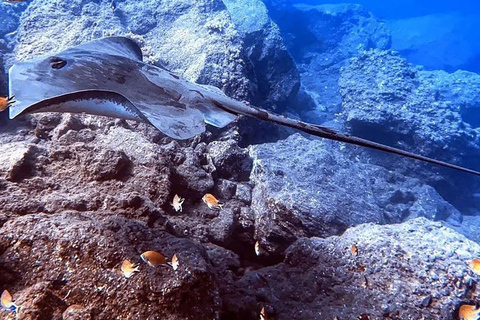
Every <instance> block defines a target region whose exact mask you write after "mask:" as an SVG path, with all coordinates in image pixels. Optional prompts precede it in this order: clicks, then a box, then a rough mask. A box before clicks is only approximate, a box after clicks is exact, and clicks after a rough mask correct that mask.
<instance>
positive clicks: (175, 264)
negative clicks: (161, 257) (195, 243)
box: [168, 254, 180, 271]
mask: <svg viewBox="0 0 480 320" xmlns="http://www.w3.org/2000/svg"><path fill="white" fill-rule="evenodd" d="M179 263H180V261H179V260H178V257H177V254H174V255H173V257H172V262H169V263H168V265H169V266H171V267H172V268H173V270H174V271H177V269H178V265H179Z"/></svg>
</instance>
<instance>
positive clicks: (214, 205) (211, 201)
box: [202, 193, 223, 209]
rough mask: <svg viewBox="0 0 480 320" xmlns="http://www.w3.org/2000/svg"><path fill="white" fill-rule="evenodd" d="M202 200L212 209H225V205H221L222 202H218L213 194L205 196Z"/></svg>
mask: <svg viewBox="0 0 480 320" xmlns="http://www.w3.org/2000/svg"><path fill="white" fill-rule="evenodd" d="M202 200H203V202H205V203H206V204H207V206H208V207H209V208H210V209H220V208H221V207H223V203H220V201H218V200H217V198H215V196H214V195H213V194H211V193H207V194H205V195H204V196H203V198H202Z"/></svg>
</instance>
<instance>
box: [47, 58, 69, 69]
mask: <svg viewBox="0 0 480 320" xmlns="http://www.w3.org/2000/svg"><path fill="white" fill-rule="evenodd" d="M66 65H67V61H65V60H63V59H62V58H59V57H52V58H51V59H50V66H51V67H52V69H62V68H63V67H65V66H66Z"/></svg>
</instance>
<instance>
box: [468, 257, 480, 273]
mask: <svg viewBox="0 0 480 320" xmlns="http://www.w3.org/2000/svg"><path fill="white" fill-rule="evenodd" d="M468 265H469V267H470V269H472V271H473V272H475V273H476V274H480V258H477V259H473V260H472V261H470V262H469V263H468Z"/></svg>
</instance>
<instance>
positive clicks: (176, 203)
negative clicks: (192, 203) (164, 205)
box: [170, 194, 185, 212]
mask: <svg viewBox="0 0 480 320" xmlns="http://www.w3.org/2000/svg"><path fill="white" fill-rule="evenodd" d="M183 201H185V199H184V198H180V196H179V195H178V194H176V195H175V196H174V197H173V201H172V202H171V203H170V205H171V206H172V207H173V209H175V211H177V212H178V211H180V212H182V204H183Z"/></svg>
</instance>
